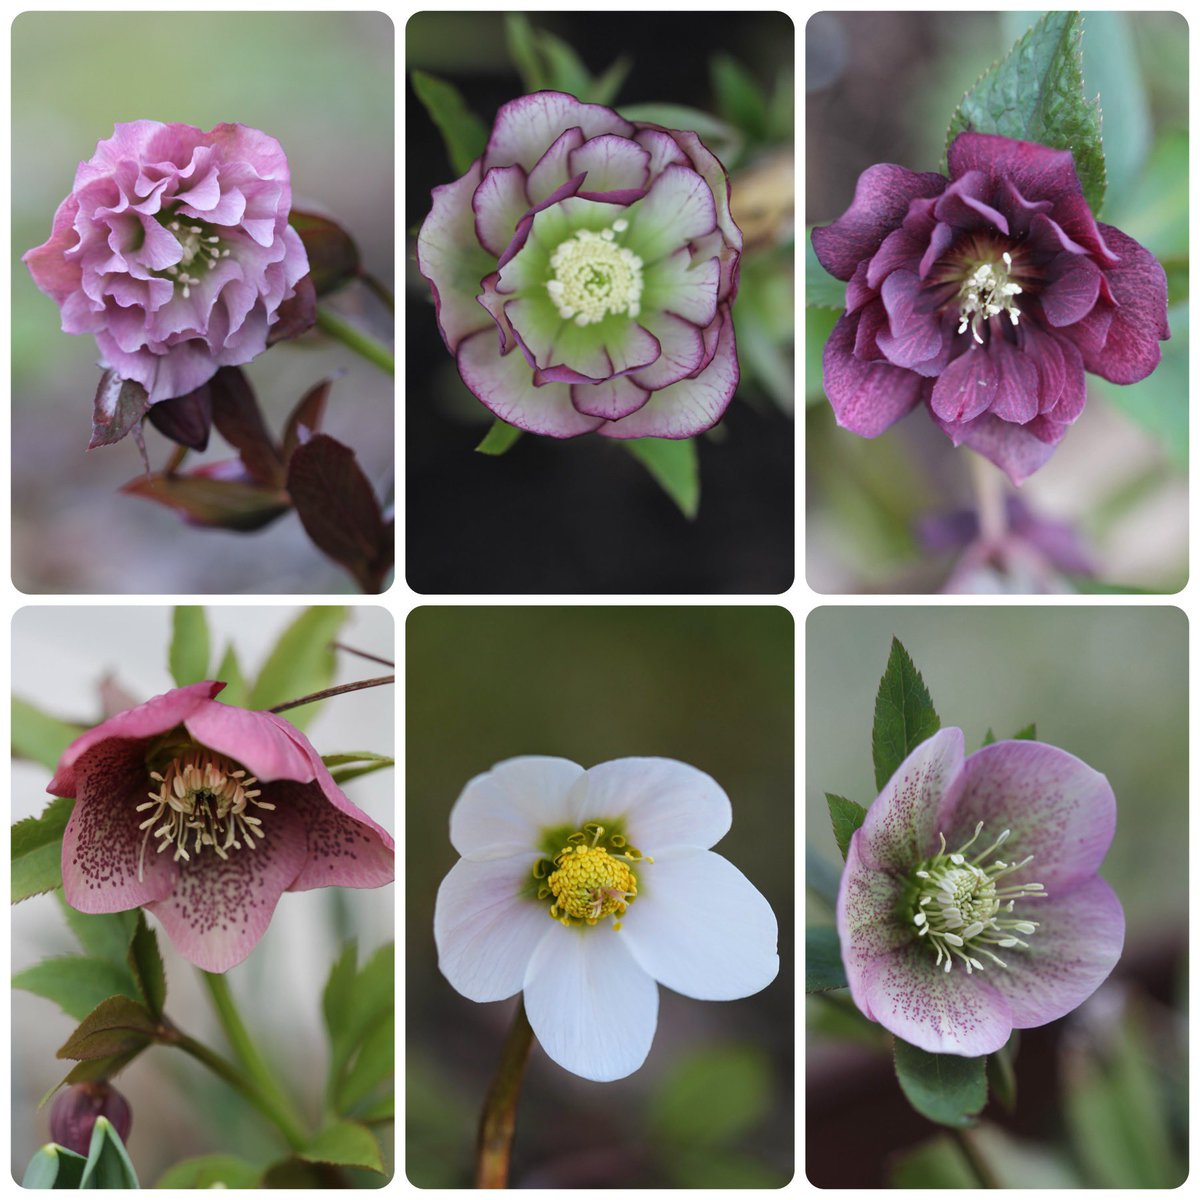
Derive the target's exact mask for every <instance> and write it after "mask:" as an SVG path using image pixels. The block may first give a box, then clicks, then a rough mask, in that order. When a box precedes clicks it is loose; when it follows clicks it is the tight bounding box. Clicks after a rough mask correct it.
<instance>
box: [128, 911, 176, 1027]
mask: <svg viewBox="0 0 1200 1200" xmlns="http://www.w3.org/2000/svg"><path fill="white" fill-rule="evenodd" d="M129 969H130V971H132V972H133V981H134V983H136V984H137V989H138V993H139V994H140V995H141V997H142V999H143V1000H144V1001H145V1002H146V1007H147V1008H148V1009H149V1010H150V1015H151V1016H152V1017H154V1018H156V1019H157V1018H159V1017H161V1016H162V1011H163V1005H165V1004H166V1002H167V976H166V973H165V971H164V970H163V960H162V955H161V954H160V953H159V952H158V938H157V936H156V935H155V933H154V930H153V929H151V928H150V926H149V925H147V924H146V916H145V914H144V913H143V912H142V911H141V910H140V909H139V910H138V922H137V929H136V931H135V932H134V935H133V941H132V942H130V944H129Z"/></svg>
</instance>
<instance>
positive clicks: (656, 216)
mask: <svg viewBox="0 0 1200 1200" xmlns="http://www.w3.org/2000/svg"><path fill="white" fill-rule="evenodd" d="M627 220H628V221H629V229H628V231H627V232H626V234H625V235H624V240H625V244H626V245H627V246H628V247H629V248H630V249H631V250H632V251H633V252H634V253H635V254H637V255H639V256H640V257H641V259H642V262H643V263H644V264H645V265H646V266H647V267H651V266H653V265H654V264H655V263H657V262H659V260H661V259H663V258H666V257H667V256H668V255H669V254H674V253H675V251H676V250H678V249H679V248H680V247H681V246H686V245H687V243H688V242H691V241H694V240H695V239H697V238H701V237H703V236H704V235H705V234H707V233H711V232H712V231H713V230H714V229H715V228H716V227H717V208H716V203H715V202H714V200H713V194H712V191H711V189H710V188H709V186H708V184H707V183H706V182H705V181H704V179H703V178H702V177H701V176H700V175H697V174H696V172H695V171H692V170H690V169H689V168H687V167H679V166H670V167H667V168H666V169H665V170H664V171H663V173H662V174H661V175H660V176H659V177H658V178H657V179H656V180H655V181H654V185H653V186H652V187H651V189H650V191H649V192H647V193H646V196H645V199H643V200H639V201H638V202H637V203H636V204H631V205H630V206H629V208H628V210H627Z"/></svg>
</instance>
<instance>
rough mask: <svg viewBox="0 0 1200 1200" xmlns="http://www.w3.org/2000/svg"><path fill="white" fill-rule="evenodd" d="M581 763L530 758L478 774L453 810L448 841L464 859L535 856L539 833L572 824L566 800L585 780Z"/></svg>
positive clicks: (520, 759)
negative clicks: (530, 854) (548, 827)
mask: <svg viewBox="0 0 1200 1200" xmlns="http://www.w3.org/2000/svg"><path fill="white" fill-rule="evenodd" d="M583 775H584V770H583V768H582V767H581V766H579V764H578V763H573V762H571V761H570V760H568V759H565V758H549V757H542V756H539V755H526V756H524V757H521V758H510V759H506V760H505V761H504V762H501V763H497V764H496V765H495V766H494V767H492V769H491V770H490V771H485V772H484V773H483V774H482V775H476V776H475V778H474V779H472V780H471V781H470V782H469V783H468V784H467V786H466V787H465V788H463V790H462V793H461V795H460V796H459V797H458V799H457V800H456V801H455V802H454V807H453V808H452V809H451V810H450V841H451V843H452V844H453V846H454V848H455V850H457V851H458V852H459V854H461V855H462V856H463V857H464V858H471V859H487V858H504V857H506V856H508V855H511V854H522V853H530V852H533V851H536V849H537V847H538V846H539V845H540V844H541V831H542V830H543V829H545V828H546V827H547V826H554V825H565V824H567V823H568V822H570V821H571V819H572V813H571V809H570V805H569V802H568V800H567V796H568V793H569V792H570V790H571V787H572V786H573V785H574V784H575V783H576V782H577V781H578V780H579V779H581V778H582V777H583Z"/></svg>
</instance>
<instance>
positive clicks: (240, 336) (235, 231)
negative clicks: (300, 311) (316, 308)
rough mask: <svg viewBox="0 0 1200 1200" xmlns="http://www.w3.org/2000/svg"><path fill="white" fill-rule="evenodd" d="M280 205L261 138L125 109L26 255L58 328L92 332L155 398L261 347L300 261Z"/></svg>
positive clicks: (282, 162) (284, 197) (272, 148)
mask: <svg viewBox="0 0 1200 1200" xmlns="http://www.w3.org/2000/svg"><path fill="white" fill-rule="evenodd" d="M291 207H292V187H291V177H290V175H289V172H288V161H287V156H286V155H285V154H284V152H283V148H282V147H281V146H280V145H279V143H278V142H277V141H276V140H275V139H274V138H273V137H270V136H269V135H267V134H265V133H261V132H260V131H259V130H257V129H251V128H250V127H249V126H248V125H236V124H223V125H217V126H215V127H214V128H213V129H210V130H209V131H208V132H207V133H205V132H203V131H202V130H199V129H196V128H194V127H193V126H191V125H180V124H169V125H165V124H163V123H162V122H161V121H129V122H127V123H123V124H118V125H117V126H116V128H115V129H114V131H113V135H112V137H110V138H107V139H105V140H104V141H101V142H99V143H98V144H97V146H96V152H95V154H93V155H92V157H91V158H90V159H88V161H87V162H83V163H80V164H79V169H78V170H77V171H76V173H75V183H74V185H73V186H72V188H71V194H70V195H69V196H68V197H67V198H66V199H65V200H64V201H63V202H62V204H60V205H59V207H58V211H57V212H56V213H55V214H54V226H53V230H52V232H51V234H50V238H49V240H48V241H47V242H45V243H44V244H43V245H41V246H37V247H36V248H35V249H33V250H29V251H27V252H26V253H25V255H24V262H25V264H26V265H27V266H28V267H29V270H30V273H31V274H32V275H33V278H34V282H35V283H36V284H37V285H38V287H39V288H41V290H42V291H43V292H45V293H46V294H47V295H48V296H50V297H52V298H53V299H54V300H55V301H56V302H57V304H58V305H59V307H60V308H61V309H62V328H63V332H64V333H91V334H95V336H96V344H97V345H98V346H99V348H100V365H101V366H102V367H107V368H111V369H112V370H113V371H115V372H116V373H117V375H119V376H120V377H121V378H122V379H132V380H136V381H137V382H138V383H140V384H141V385H142V387H144V388H145V389H146V392H147V394H148V396H149V401H150V403H151V404H154V403H156V402H157V401H159V400H170V399H172V398H174V397H176V396H183V395H186V394H187V393H188V392H191V391H193V390H195V389H196V388H198V387H199V386H200V385H201V384H203V383H206V382H207V381H208V380H209V379H211V378H212V376H213V375H215V374H216V372H217V370H218V368H220V367H233V366H238V365H240V364H242V363H247V362H249V361H250V360H251V359H252V358H255V357H256V356H257V355H259V354H261V353H262V352H263V350H265V349H266V345H267V334H268V331H269V330H270V328H271V326H272V325H273V324H274V323H275V322H276V321H277V320H278V319H279V306H280V305H281V304H282V303H283V302H284V301H285V300H289V299H291V298H292V296H294V295H295V284H296V283H297V282H298V281H299V280H300V279H301V278H303V277H304V276H305V275H307V274H308V256H307V254H306V253H305V250H304V244H303V243H302V242H301V241H300V237H299V235H298V234H297V233H296V231H295V230H294V229H292V228H291V226H290V225H289V224H288V213H289V212H290V211H291Z"/></svg>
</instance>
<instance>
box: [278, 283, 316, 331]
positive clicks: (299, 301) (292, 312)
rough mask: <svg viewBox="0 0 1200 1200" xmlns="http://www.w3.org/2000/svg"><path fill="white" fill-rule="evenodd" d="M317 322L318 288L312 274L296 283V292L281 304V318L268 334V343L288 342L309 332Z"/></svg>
mask: <svg viewBox="0 0 1200 1200" xmlns="http://www.w3.org/2000/svg"><path fill="white" fill-rule="evenodd" d="M316 323H317V289H316V288H315V287H313V281H312V276H311V275H305V276H304V278H303V279H301V280H300V282H299V283H297V284H296V294H295V295H294V296H293V297H292V298H291V299H290V300H285V301H284V302H283V303H282V304H281V305H280V306H279V320H278V321H276V322H275V324H274V325H272V326H271V332H270V333H269V334H267V345H268V346H273V345H275V343H276V342H286V341H288V340H289V339H291V338H295V337H299V336H300V335H301V334H302V333H307V332H308V331H309V330H310V329H311V328H312V327H313V326H314V325H315V324H316Z"/></svg>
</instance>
